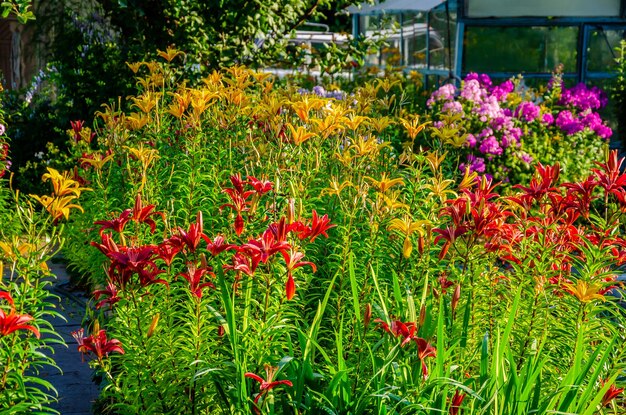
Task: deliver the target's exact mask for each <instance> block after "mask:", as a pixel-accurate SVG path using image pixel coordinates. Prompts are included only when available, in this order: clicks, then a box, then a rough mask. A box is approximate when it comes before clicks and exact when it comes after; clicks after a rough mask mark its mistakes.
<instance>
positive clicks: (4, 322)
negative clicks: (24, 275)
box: [0, 291, 39, 338]
mask: <svg viewBox="0 0 626 415" xmlns="http://www.w3.org/2000/svg"><path fill="white" fill-rule="evenodd" d="M0 298H4V299H5V300H7V301H8V302H9V304H11V311H9V314H6V313H5V311H4V310H3V309H1V308H0V335H2V336H8V335H9V334H11V333H13V332H14V331H17V330H29V331H32V332H33V334H34V335H35V336H37V338H39V330H37V328H36V327H35V326H32V325H30V324H27V323H28V322H29V321H33V320H34V318H33V317H32V316H30V315H28V314H17V313H16V312H15V308H14V307H13V298H12V297H11V295H10V294H9V293H7V292H5V291H2V292H0Z"/></svg>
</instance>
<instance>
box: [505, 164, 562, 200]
mask: <svg viewBox="0 0 626 415" xmlns="http://www.w3.org/2000/svg"><path fill="white" fill-rule="evenodd" d="M536 169H537V173H538V175H539V177H537V176H536V175H535V177H533V178H532V179H531V180H530V184H529V186H528V187H526V186H522V185H519V184H517V185H515V186H513V188H514V189H520V190H521V191H523V192H524V193H526V194H527V195H529V196H531V197H533V198H534V199H535V200H539V199H541V197H542V196H543V195H544V194H546V193H547V192H552V191H555V190H556V189H555V188H554V187H553V186H554V185H555V184H556V182H557V181H558V179H559V173H560V171H561V169H560V166H559V163H556V164H555V165H554V166H544V165H542V164H541V163H538V164H537V166H536Z"/></svg>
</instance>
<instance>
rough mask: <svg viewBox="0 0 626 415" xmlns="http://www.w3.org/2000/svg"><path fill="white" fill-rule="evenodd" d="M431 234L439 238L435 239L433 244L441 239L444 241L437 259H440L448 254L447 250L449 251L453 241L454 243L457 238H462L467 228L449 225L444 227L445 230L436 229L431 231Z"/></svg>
mask: <svg viewBox="0 0 626 415" xmlns="http://www.w3.org/2000/svg"><path fill="white" fill-rule="evenodd" d="M433 232H435V233H438V234H439V236H437V237H436V238H435V243H437V242H439V241H440V240H442V239H444V240H445V241H446V242H445V243H444V244H443V246H442V247H441V253H440V254H439V259H442V258H444V257H445V256H446V254H447V253H448V249H450V246H451V245H452V244H453V243H454V241H456V239H457V238H458V237H459V236H462V235H464V234H465V233H466V232H467V227H465V226H459V227H454V226H452V227H451V226H450V225H448V226H446V229H440V228H436V229H433Z"/></svg>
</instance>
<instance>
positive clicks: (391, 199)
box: [382, 191, 409, 212]
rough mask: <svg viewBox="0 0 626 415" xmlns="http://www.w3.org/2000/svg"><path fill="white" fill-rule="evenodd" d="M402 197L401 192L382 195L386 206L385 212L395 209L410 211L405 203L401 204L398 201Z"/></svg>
mask: <svg viewBox="0 0 626 415" xmlns="http://www.w3.org/2000/svg"><path fill="white" fill-rule="evenodd" d="M401 195H402V192H400V191H389V192H387V193H385V194H383V195H382V198H383V203H384V204H385V206H384V208H383V209H384V210H386V211H388V212H391V211H393V210H395V209H408V208H409V206H408V205H407V204H405V203H402V202H399V201H398V199H399V198H400V196H401Z"/></svg>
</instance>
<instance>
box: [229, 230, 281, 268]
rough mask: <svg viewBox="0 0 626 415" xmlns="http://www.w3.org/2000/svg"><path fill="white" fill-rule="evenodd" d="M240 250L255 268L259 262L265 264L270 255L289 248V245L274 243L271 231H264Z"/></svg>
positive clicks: (274, 239)
mask: <svg viewBox="0 0 626 415" xmlns="http://www.w3.org/2000/svg"><path fill="white" fill-rule="evenodd" d="M241 248H242V250H243V251H244V253H246V254H247V255H248V256H249V257H250V259H251V260H252V265H253V267H254V268H256V265H258V263H259V262H262V263H264V264H265V263H267V260H268V259H269V258H270V257H271V256H272V255H274V254H276V253H278V252H282V251H285V250H287V249H289V248H291V245H290V244H289V243H287V242H284V241H283V242H280V241H276V238H275V237H274V234H273V233H272V231H271V230H269V229H266V230H265V232H263V235H261V237H260V238H259V239H251V240H250V241H248V243H247V244H245V245H242V247H241Z"/></svg>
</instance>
